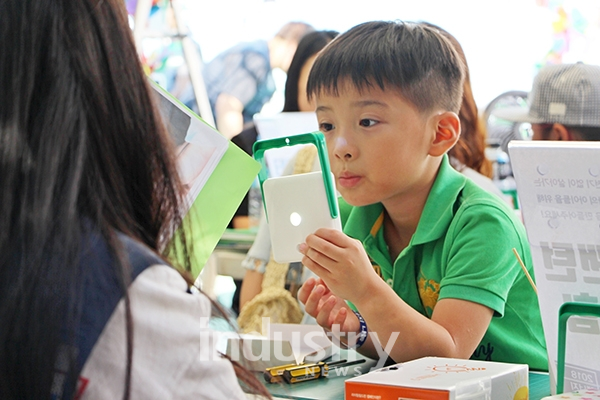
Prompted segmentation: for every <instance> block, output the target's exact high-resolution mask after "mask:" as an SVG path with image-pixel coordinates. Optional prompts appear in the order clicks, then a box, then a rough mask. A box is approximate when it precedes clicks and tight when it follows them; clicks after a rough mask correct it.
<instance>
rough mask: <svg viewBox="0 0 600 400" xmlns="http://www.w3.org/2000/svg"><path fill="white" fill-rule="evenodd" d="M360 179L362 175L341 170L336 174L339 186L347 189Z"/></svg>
mask: <svg viewBox="0 0 600 400" xmlns="http://www.w3.org/2000/svg"><path fill="white" fill-rule="evenodd" d="M361 179H362V177H360V176H358V175H354V174H352V173H350V172H342V173H341V174H340V175H339V176H338V183H339V185H340V186H341V187H343V188H347V189H349V188H352V187H354V186H356V185H358V183H359V182H360V180H361Z"/></svg>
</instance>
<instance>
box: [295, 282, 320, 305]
mask: <svg viewBox="0 0 600 400" xmlns="http://www.w3.org/2000/svg"><path fill="white" fill-rule="evenodd" d="M316 284H317V280H316V279H315V278H312V277H311V278H308V279H307V280H306V282H304V283H303V284H302V286H300V289H298V295H297V297H298V300H299V301H300V302H301V303H302V304H304V303H306V300H307V299H308V296H310V293H311V292H312V290H313V288H314V287H315V285H316Z"/></svg>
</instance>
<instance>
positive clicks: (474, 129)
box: [423, 22, 493, 178]
mask: <svg viewBox="0 0 600 400" xmlns="http://www.w3.org/2000/svg"><path fill="white" fill-rule="evenodd" d="M423 24H425V25H428V26H430V27H432V28H433V29H437V30H438V31H439V32H440V33H441V34H442V35H443V36H444V37H445V38H446V39H448V40H449V41H450V44H452V46H454V49H455V50H456V52H457V54H458V56H459V57H460V59H461V60H462V62H463V64H464V65H465V83H464V90H463V98H462V104H461V106H460V110H459V112H458V117H459V118H460V137H459V139H458V142H456V144H455V145H454V147H452V149H450V151H449V152H448V155H449V156H451V157H454V158H455V159H457V160H458V161H459V162H460V163H461V164H462V165H464V166H466V167H469V168H471V169H474V170H475V171H477V172H479V173H480V174H482V175H485V176H487V177H489V178H491V177H492V172H493V171H492V163H491V162H490V160H488V159H487V158H486V157H485V146H486V140H485V139H486V136H487V135H486V132H485V127H484V125H483V122H482V120H481V119H480V118H479V110H478V109H477V104H476V103H475V98H474V97H473V90H472V89H471V76H470V74H469V66H468V64H467V57H466V56H465V52H464V51H463V48H462V46H461V45H460V43H459V42H458V40H457V39H456V38H455V37H454V36H452V35H451V34H450V33H449V32H447V31H446V30H444V29H442V28H440V27H439V26H437V25H434V24H431V23H429V22H423Z"/></svg>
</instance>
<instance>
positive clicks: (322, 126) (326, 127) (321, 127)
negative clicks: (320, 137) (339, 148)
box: [319, 123, 333, 132]
mask: <svg viewBox="0 0 600 400" xmlns="http://www.w3.org/2000/svg"><path fill="white" fill-rule="evenodd" d="M332 129H333V124H328V123H322V124H319V130H320V131H321V132H328V131H330V130H332Z"/></svg>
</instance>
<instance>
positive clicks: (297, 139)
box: [252, 131, 339, 218]
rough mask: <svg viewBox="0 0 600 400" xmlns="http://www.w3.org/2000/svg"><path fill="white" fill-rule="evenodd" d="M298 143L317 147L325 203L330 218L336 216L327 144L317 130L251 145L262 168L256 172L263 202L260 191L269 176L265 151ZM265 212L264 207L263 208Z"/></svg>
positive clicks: (336, 208)
mask: <svg viewBox="0 0 600 400" xmlns="http://www.w3.org/2000/svg"><path fill="white" fill-rule="evenodd" d="M299 144H314V145H315V146H316V147H317V151H318V154H319V162H320V163H321V172H322V173H323V183H324V184H325V193H326V195H327V203H328V204H329V213H330V214H331V218H337V217H338V215H339V209H338V204H337V199H336V194H335V190H334V186H333V181H332V179H331V174H330V173H329V171H330V167H329V158H328V156H327V145H326V144H325V137H324V136H323V134H322V133H321V132H319V131H317V132H311V133H302V134H299V135H291V136H284V137H280V138H275V139H264V140H257V141H256V142H255V143H254V145H253V146H252V152H253V153H254V159H255V160H256V161H258V162H259V163H260V164H261V166H262V168H261V169H260V171H259V172H258V181H259V182H260V191H261V193H262V196H263V204H264V201H265V195H264V192H263V191H262V188H263V183H264V182H265V181H266V180H267V178H268V177H269V174H268V172H267V164H266V162H265V157H264V154H265V151H267V150H269V149H278V148H281V147H288V146H296V145H299ZM265 213H266V208H265Z"/></svg>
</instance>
